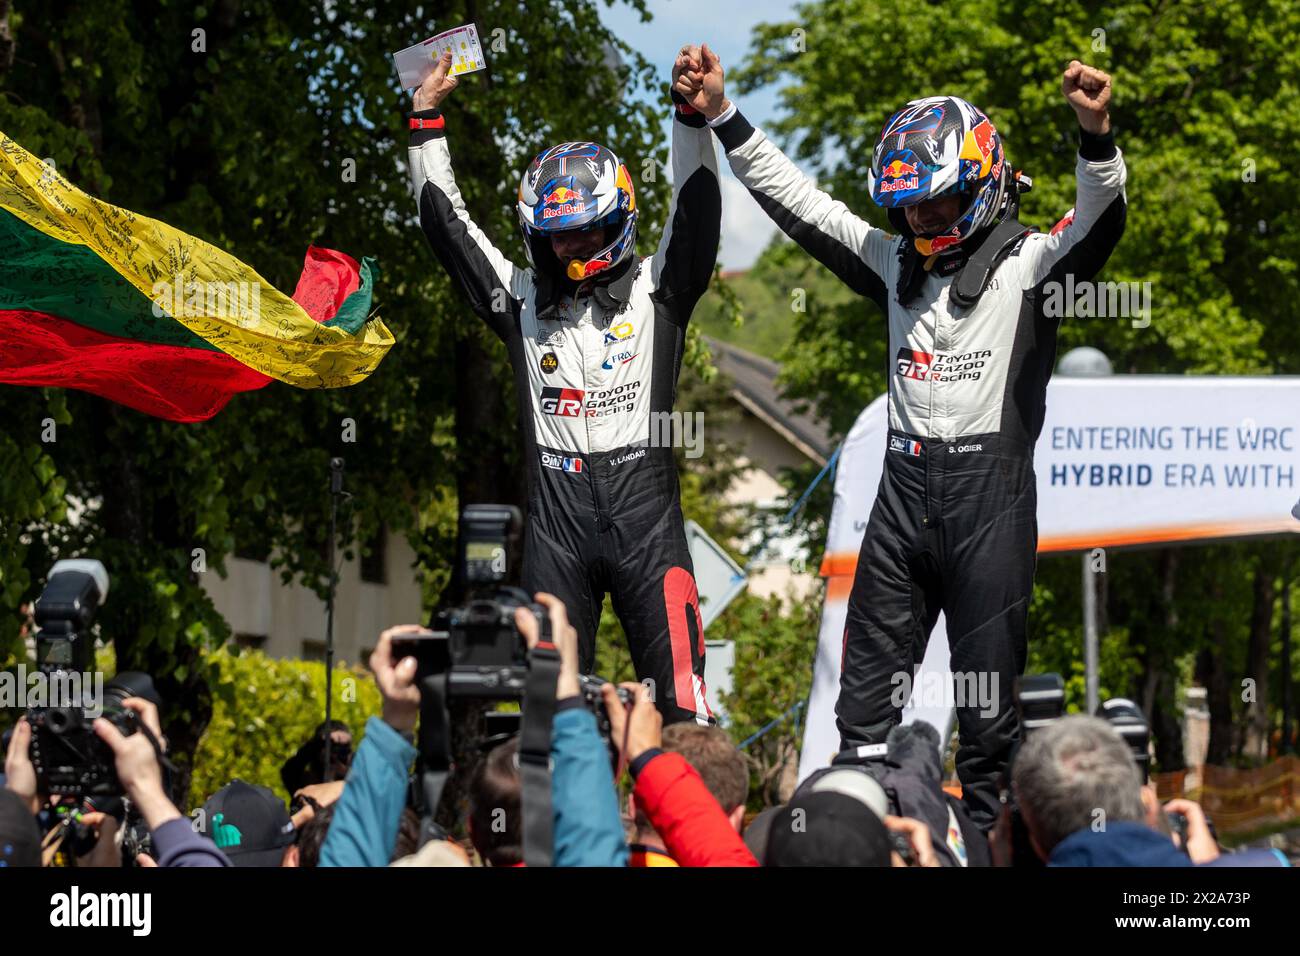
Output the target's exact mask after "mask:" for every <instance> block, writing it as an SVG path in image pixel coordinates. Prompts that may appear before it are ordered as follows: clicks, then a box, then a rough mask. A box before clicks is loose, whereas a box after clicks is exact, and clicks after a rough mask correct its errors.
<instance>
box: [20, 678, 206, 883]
mask: <svg viewBox="0 0 1300 956" xmlns="http://www.w3.org/2000/svg"><path fill="white" fill-rule="evenodd" d="M122 704H123V706H124V707H126V708H127V709H129V710H130V711H132V712H133V713H134V714H135V715H136V717H137V719H138V720H139V722H140V724H141V726H142V727H144V728H147V730H148V731H149V733H134V734H129V735H123V733H122V732H121V731H120V730H119V729H118V728H117V727H116V726H115V725H114V724H113V723H112V722H111V721H108V720H105V719H104V718H102V717H101V718H98V719H97V720H95V722H94V724H93V725H92V727H93V730H94V733H95V735H96V736H97V737H98V738H99V739H100V740H102V741H103V742H104V744H105V745H106V746H107V747H108V748H109V749H110V750H111V751H112V753H113V758H114V761H113V762H114V769H115V770H116V772H117V778H118V780H119V781H120V783H121V785H122V790H123V792H124V793H125V795H126V796H127V798H128V799H130V801H131V804H132V806H133V807H134V808H135V810H136V811H137V812H139V814H140V815H141V817H142V818H143V819H144V822H145V825H146V826H147V827H148V828H149V832H150V834H151V835H152V837H153V847H154V852H155V853H156V854H157V856H156V862H155V860H154V859H153V858H149V857H144V858H143V859H142V860H141V865H144V866H149V865H155V866H164V867H169V866H230V861H229V860H228V859H227V858H226V856H225V854H223V853H222V852H221V851H220V850H219V849H217V847H216V845H215V844H213V843H212V842H211V841H210V840H207V839H205V838H203V837H202V836H200V835H199V834H197V833H195V832H194V830H193V829H192V828H191V827H190V824H189V821H188V820H187V819H186V818H185V817H184V816H182V815H181V812H180V810H178V809H177V808H176V805H175V804H174V803H172V801H171V799H170V798H169V797H168V796H167V792H166V790H165V789H164V788H163V777H162V766H161V764H160V763H159V759H158V751H157V750H156V749H155V745H154V743H153V740H157V741H158V742H159V746H162V745H163V744H164V740H163V736H162V726H161V724H160V723H159V720H158V708H157V707H156V706H154V704H152V703H151V702H150V701H147V700H144V699H143V698H140V697H128V698H126V700H124V701H123V702H122ZM31 734H32V730H31V726H30V725H29V724H28V723H27V721H26V719H23V720H20V721H19V722H18V724H17V725H16V726H15V727H14V733H13V737H12V738H11V740H10V742H9V750H8V753H7V754H6V756H5V776H6V781H5V785H6V787H7V788H8V789H9V790H11V791H13V792H14V793H16V794H17V795H18V796H19V797H20V798H22V800H23V801H24V804H25V805H26V806H27V807H28V808H29V810H30V811H31V813H32V814H33V816H35V815H36V814H37V813H39V812H40V810H41V808H42V807H43V806H44V805H45V803H46V800H45V799H43V798H42V796H41V795H40V794H39V793H38V783H37V774H36V768H35V766H34V765H33V764H32V761H31V758H30V756H29V755H28V748H29V745H30V742H31ZM151 735H152V739H151ZM79 821H80V822H81V823H82V824H83V825H85V826H87V827H91V828H93V829H94V830H95V831H96V841H95V844H94V847H93V849H92V850H91V851H90V852H89V853H88V854H86V855H84V856H81V857H79V858H78V865H80V866H119V865H121V856H120V850H119V848H118V847H117V841H116V835H117V830H118V828H119V822H118V821H117V819H116V818H115V817H114V816H112V815H110V814H107V813H104V812H100V811H91V812H87V813H82V814H80V815H79Z"/></svg>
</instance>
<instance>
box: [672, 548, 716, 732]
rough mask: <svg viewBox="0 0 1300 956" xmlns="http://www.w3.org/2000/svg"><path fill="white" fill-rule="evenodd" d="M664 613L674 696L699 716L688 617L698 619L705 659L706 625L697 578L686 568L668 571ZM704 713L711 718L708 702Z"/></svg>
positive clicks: (696, 629)
mask: <svg viewBox="0 0 1300 956" xmlns="http://www.w3.org/2000/svg"><path fill="white" fill-rule="evenodd" d="M664 610H665V612H666V613H667V616H668V640H669V643H670V645H671V646H672V652H673V692H674V694H675V696H676V698H677V706H678V707H680V708H681V709H682V710H690V711H696V712H698V708H697V706H696V703H695V684H694V681H693V678H694V677H695V667H694V664H693V658H692V654H691V631H690V622H689V619H688V618H687V616H686V614H687V611H688V610H689V611H690V612H691V613H693V614H694V615H695V633H696V635H698V643H699V655H700V657H701V659H702V658H703V657H704V622H703V621H702V620H701V619H700V595H699V592H698V591H696V589H695V578H694V577H693V576H692V575H691V572H689V571H687V570H686V569H685V568H669V569H668V573H667V574H665V575H664ZM700 698H701V700H704V680H703V679H702V678H701V679H700ZM704 712H705V713H706V714H708V715H709V716H712V715H713V714H712V711H710V710H709V704H708V701H707V700H705V701H704Z"/></svg>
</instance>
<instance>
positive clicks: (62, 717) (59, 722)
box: [45, 707, 81, 735]
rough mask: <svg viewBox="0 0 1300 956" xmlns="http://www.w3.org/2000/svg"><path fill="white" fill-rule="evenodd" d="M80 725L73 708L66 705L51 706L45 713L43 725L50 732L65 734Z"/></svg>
mask: <svg viewBox="0 0 1300 956" xmlns="http://www.w3.org/2000/svg"><path fill="white" fill-rule="evenodd" d="M80 725H81V719H80V717H79V716H78V715H77V712H76V711H75V710H71V709H69V708H66V707H53V708H51V709H50V710H49V711H47V712H46V714H45V726H46V727H48V728H49V729H50V733H52V734H59V735H63V734H67V733H70V732H72V731H73V730H76V729H77V727H79V726H80Z"/></svg>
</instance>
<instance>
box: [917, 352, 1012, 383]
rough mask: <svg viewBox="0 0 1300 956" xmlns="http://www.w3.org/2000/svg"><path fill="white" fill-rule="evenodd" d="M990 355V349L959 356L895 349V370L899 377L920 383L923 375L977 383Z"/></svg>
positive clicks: (935, 380) (936, 378)
mask: <svg viewBox="0 0 1300 956" xmlns="http://www.w3.org/2000/svg"><path fill="white" fill-rule="evenodd" d="M992 357H993V352H992V351H990V350H989V349H979V350H977V351H974V352H966V353H964V354H962V355H930V354H928V353H926V352H916V351H913V350H912V349H899V350H898V358H897V369H898V374H899V375H900V376H902V377H903V378H914V379H917V380H918V381H922V382H924V381H925V380H926V379H927V378H928V379H929V380H930V381H934V382H962V381H970V382H978V381H979V379H980V376H981V375H983V374H984V369H985V368H986V367H987V366H988V363H989V359H991V358H992Z"/></svg>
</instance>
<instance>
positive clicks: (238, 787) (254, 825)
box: [203, 780, 294, 866]
mask: <svg viewBox="0 0 1300 956" xmlns="http://www.w3.org/2000/svg"><path fill="white" fill-rule="evenodd" d="M203 819H204V824H205V829H204V830H203V832H204V834H205V835H206V836H208V837H210V838H211V839H212V842H213V843H215V844H216V845H217V847H218V848H219V849H220V850H221V852H223V853H225V854H226V856H228V857H230V862H231V863H233V864H234V865H235V866H279V865H280V861H281V859H283V857H284V848H285V847H287V846H288V845H289V844H291V843H293V838H294V826H293V821H292V820H290V819H289V811H288V810H287V809H286V808H285V806H284V803H283V802H282V801H281V800H280V798H279V797H277V796H276V795H275V794H274V793H272V792H271V790H270V789H268V788H267V787H257V786H254V785H253V784H251V783H245V782H244V781H242V780H232V781H231V782H230V783H228V784H226V785H225V786H224V787H222V788H221V789H220V790H218V791H217V792H216V793H214V794H213V795H212V796H210V797H209V798H208V802H207V803H205V804H204V805H203Z"/></svg>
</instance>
